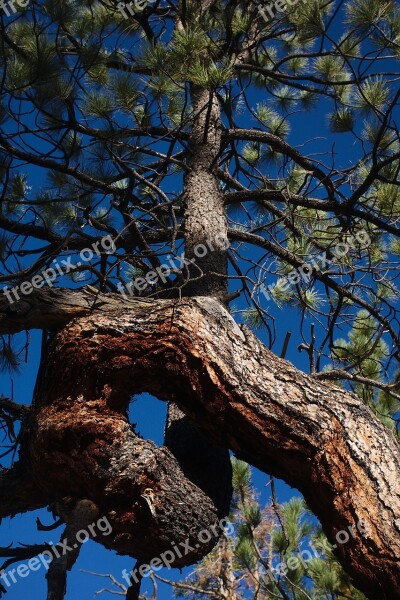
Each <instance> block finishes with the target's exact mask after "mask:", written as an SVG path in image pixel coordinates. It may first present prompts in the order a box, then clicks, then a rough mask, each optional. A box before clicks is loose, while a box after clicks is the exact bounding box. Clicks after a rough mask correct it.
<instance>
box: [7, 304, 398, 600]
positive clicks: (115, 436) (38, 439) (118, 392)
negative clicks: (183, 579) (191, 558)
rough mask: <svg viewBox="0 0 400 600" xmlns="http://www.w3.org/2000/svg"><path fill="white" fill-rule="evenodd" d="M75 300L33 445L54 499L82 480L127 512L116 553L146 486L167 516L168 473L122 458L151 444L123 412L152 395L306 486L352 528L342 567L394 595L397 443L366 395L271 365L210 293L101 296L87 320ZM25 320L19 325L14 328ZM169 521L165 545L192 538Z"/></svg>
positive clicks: (322, 509)
mask: <svg viewBox="0 0 400 600" xmlns="http://www.w3.org/2000/svg"><path fill="white" fill-rule="evenodd" d="M42 294H43V292H42ZM68 295H69V299H68V301H67V300H65V301H64V302H65V304H66V305H67V306H69V304H70V303H71V302H72V298H74V299H75V305H76V307H77V306H79V305H80V306H81V307H82V308H81V311H82V312H81V316H80V317H78V318H75V319H74V320H73V321H72V322H71V323H70V324H69V325H67V326H66V327H65V328H64V329H63V330H62V331H60V332H59V333H58V334H57V335H56V336H55V339H54V343H53V348H52V352H51V355H50V357H49V359H48V362H47V366H46V370H45V372H44V379H43V381H42V393H41V394H39V397H38V402H37V406H36V408H35V413H36V417H37V431H36V433H35V436H34V437H33V438H31V440H32V445H31V459H32V467H33V473H34V476H35V478H36V481H37V482H38V484H39V483H40V485H42V486H43V485H45V486H46V491H48V493H49V495H51V494H53V493H58V492H59V491H60V489H61V488H62V489H63V490H65V489H66V486H67V485H71V481H72V482H74V481H75V483H73V493H74V494H76V495H80V494H83V493H85V495H86V496H87V497H90V498H91V499H93V500H94V501H95V502H96V503H98V504H100V506H102V507H103V509H104V510H106V511H107V510H110V511H111V510H115V507H114V508H112V503H111V502H110V503H109V504H107V502H108V501H109V499H111V498H113V499H114V501H115V505H116V506H117V511H118V507H119V506H121V513H120V515H118V516H117V517H116V519H115V527H116V532H117V536H116V539H115V545H116V546H115V547H117V546H118V544H120V543H121V545H120V546H119V547H120V549H121V551H124V552H125V551H127V550H128V546H129V544H128V545H127V546H125V545H124V544H123V542H122V541H121V542H120V539H121V540H123V536H124V535H126V532H127V531H128V530H129V531H132V527H134V526H135V525H132V523H134V522H135V518H136V515H138V516H139V515H140V518H146V514H147V516H149V513H148V512H147V513H146V506H144V505H143V506H140V501H138V502H136V504H135V505H134V510H131V511H129V510H128V507H127V504H126V505H123V503H124V501H125V498H127V497H129V502H130V503H131V498H133V497H134V495H135V493H136V494H137V490H138V489H139V491H143V488H144V487H146V488H147V487H152V488H153V489H154V490H155V492H156V497H157V503H158V502H160V510H161V511H162V510H163V508H162V507H164V508H165V506H166V504H165V500H166V499H167V498H168V492H167V489H168V486H169V485H173V482H172V481H171V480H168V478H169V477H171V472H172V471H170V469H173V468H174V467H173V465H172V464H171V466H169V465H168V468H167V469H166V471H163V470H162V469H158V470H157V469H156V470H155V471H154V472H152V474H151V476H150V477H149V475H148V474H149V470H148V468H147V467H146V464H145V461H144V460H143V463H141V462H140V460H141V459H140V458H139V463H138V464H139V468H138V469H136V470H132V471H129V468H128V466H129V462H130V458H129V459H128V458H127V456H126V455H124V451H123V448H124V447H127V448H129V453H130V454H129V456H130V457H131V456H132V453H134V452H135V448H136V449H137V448H140V449H141V452H140V455H141V456H142V455H143V456H145V455H146V450H145V447H146V446H145V445H146V444H151V443H150V442H144V441H143V440H136V439H134V438H133V437H131V435H132V436H133V435H134V434H131V433H130V432H128V427H129V426H128V424H127V422H126V420H125V417H124V411H125V409H126V406H127V403H128V401H129V398H130V396H131V394H133V393H139V392H143V391H148V392H150V393H153V394H154V395H156V396H158V397H159V398H160V399H162V400H169V401H172V402H175V403H176V404H177V405H178V406H179V407H180V408H181V409H182V410H183V411H184V412H185V413H186V414H187V415H189V416H190V417H191V418H192V420H193V421H194V422H195V423H196V424H197V425H198V426H200V427H201V428H202V430H203V431H204V432H205V433H206V435H207V436H208V437H209V439H210V440H212V441H213V442H215V443H217V444H219V445H221V446H226V447H229V448H231V449H233V450H234V451H235V452H236V453H237V454H238V455H239V456H240V457H242V458H244V459H245V460H247V461H248V462H250V463H251V464H253V465H255V466H257V467H259V468H260V469H262V470H264V471H267V472H269V473H272V474H274V475H276V476H279V477H282V478H284V479H285V480H286V481H287V482H289V483H290V484H291V485H293V486H296V487H297V488H298V489H300V490H301V491H302V493H303V494H304V496H305V498H306V500H307V501H308V503H309V505H310V507H311V508H312V510H313V511H314V512H315V513H316V514H317V515H318V517H319V518H320V520H321V522H322V524H323V527H324V529H325V532H326V533H327V535H328V537H329V539H330V540H331V541H332V542H334V541H335V535H336V534H337V533H338V532H339V531H346V530H347V531H348V530H349V529H348V528H349V527H353V528H355V529H356V535H355V537H353V536H352V535H350V538H349V541H348V542H347V543H346V544H343V545H338V548H337V550H336V552H337V555H338V558H339V559H340V561H341V562H342V564H343V566H344V567H345V568H346V569H347V570H348V572H349V573H350V574H351V575H352V576H353V577H354V579H355V583H356V585H357V586H358V587H360V588H361V589H362V590H363V591H365V593H367V594H368V595H370V596H372V595H374V594H377V595H378V597H382V598H384V597H385V598H400V583H399V582H400V559H399V557H400V535H399V532H400V520H399V519H400V486H399V481H400V459H399V446H398V443H397V441H396V440H395V438H394V436H393V435H392V433H391V432H390V431H389V430H388V429H387V428H386V427H385V426H384V425H383V424H382V423H381V422H380V421H379V420H378V419H377V418H376V417H375V416H374V415H373V414H372V413H371V411H370V410H369V409H368V408H367V407H366V406H365V405H364V404H363V403H362V401H361V400H360V398H358V397H357V396H355V395H353V394H350V393H348V392H346V391H344V390H342V389H339V388H335V387H332V386H329V385H327V384H323V383H321V382H320V381H317V380H316V379H313V378H312V377H310V376H308V375H305V374H304V373H301V372H299V371H298V370H297V369H295V368H294V367H293V366H292V365H291V364H290V363H288V362H287V361H285V360H282V359H279V358H277V357H276V356H275V355H273V354H272V353H271V352H269V351H268V350H267V349H266V348H265V347H264V346H263V345H262V344H261V343H260V342H259V341H258V340H257V339H256V338H255V336H253V335H252V334H251V332H249V330H247V328H244V327H242V328H239V327H238V326H237V325H235V323H234V321H233V320H232V318H231V317H230V315H229V314H228V313H227V312H226V311H225V310H224V309H223V308H221V306H220V305H219V304H218V303H217V302H216V301H214V300H212V299H210V298H196V299H186V300H182V301H154V302H148V301H138V302H134V301H132V302H127V303H124V304H122V303H121V301H120V299H118V302H116V301H115V299H114V298H113V297H112V296H99V299H98V300H99V301H101V302H102V304H101V305H100V304H99V309H98V310H97V311H96V310H94V311H93V312H92V313H91V314H87V316H83V315H84V312H85V311H86V312H87V313H88V312H89V311H87V309H86V308H85V303H86V304H87V299H88V295H87V294H85V293H82V292H80V293H79V292H76V293H73V292H69V293H67V292H66V296H68ZM35 302H37V303H40V298H39V297H38V298H37V299H36V300H35ZM76 307H75V309H74V311H76ZM60 312H62V311H61V309H60ZM67 312H68V309H67ZM74 314H76V313H74ZM52 318H53V319H54V315H53V317H52ZM67 318H68V317H67V315H66V313H64V316H63V324H64V323H65V320H67ZM42 319H43V320H44V319H45V317H42ZM27 321H29V316H28V315H25V316H21V317H20V321H19V325H18V326H17V327H23V323H24V322H25V323H26V322H27ZM53 323H54V320H53ZM13 326H14V328H15V326H16V323H15V322H14V324H13ZM1 327H4V321H2V319H1V317H0V328H1ZM130 440H132V441H130ZM118 443H120V445H119V446H118ZM154 451H155V450H154ZM155 452H156V454H155V456H157V452H159V453H160V456H161V454H163V453H165V452H166V451H165V450H158V451H155ZM163 456H164V454H163ZM113 457H115V461H114V462H113V460H114V458H113ZM60 466H62V469H60V468H59V467H60ZM49 473H51V477H49ZM111 473H114V476H115V478H116V480H115V481H113V480H112V478H111V479H108V477H109V475H110V474H111ZM75 477H76V479H74V478H75ZM146 477H147V478H146ZM105 480H107V486H108V488H107V493H106V494H105V492H104V488H103V484H104V481H105ZM141 486H142V487H141ZM127 490H128V494H127ZM108 491H110V495H109V496H107V494H108ZM113 494H114V495H113ZM106 496H107V497H106ZM139 496H140V494H139ZM187 497H188V494H187V493H185V499H187ZM193 498H194V503H196V498H195V497H194V496H193ZM102 503H103V504H102ZM121 503H122V504H121ZM205 506H206V505H205ZM135 511H137V512H135ZM123 515H125V516H123ZM209 515H210V512H207V510H206V514H205V515H204V519H203V520H202V519H199V520H197V522H196V523H195V525H194V526H195V527H201V526H202V525H203V523H204V522H206V521H207V520H208V518H209ZM179 518H180V517H179V515H177V516H176V521H175V523H179ZM360 522H362V524H363V528H364V531H365V533H364V535H361V534H359V533H358V532H357V525H358V523H360ZM164 526H165V527H166V536H167V537H168V540H169V542H170V541H171V539H172V537H173V538H174V540H177V539H178V540H179V539H180V536H181V535H184V534H185V533H184V532H185V528H184V527H181V528H179V526H175V524H171V523H170V522H169V518H167V517H166V518H165V521H163V527H164ZM125 528H126V529H125ZM160 530H161V529H159V530H158V531H160ZM152 532H153V533H155V530H154V529H153V530H152ZM118 536H121V537H118ZM117 538H118V539H117ZM132 539H133V538H132ZM109 545H110V546H111V544H109ZM149 548H150V549H151V551H156V550H158V548H157V549H156V548H155V546H154V542H150V541H149ZM146 551H147V549H146Z"/></svg>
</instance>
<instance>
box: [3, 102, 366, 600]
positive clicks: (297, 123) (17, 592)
mask: <svg viewBox="0 0 400 600" xmlns="http://www.w3.org/2000/svg"><path fill="white" fill-rule="evenodd" d="M266 99H267V94H266V93H264V92H263V91H261V90H255V91H253V92H252V93H251V94H249V101H250V102H251V104H252V105H253V106H254V107H255V105H256V104H257V102H262V101H263V100H266ZM326 113H327V105H326V103H325V102H321V103H320V104H319V105H318V107H317V108H314V109H312V110H311V111H309V112H299V113H297V114H295V115H293V116H292V117H291V119H290V122H291V127H292V133H291V134H290V136H289V141H290V142H292V143H293V144H296V145H298V144H301V150H302V152H303V153H304V154H312V153H314V152H319V153H321V152H324V151H331V150H332V151H333V152H334V153H335V155H336V156H337V157H338V161H339V164H337V166H338V167H348V166H350V164H353V163H354V160H355V156H356V155H357V154H358V153H359V147H358V142H355V141H354V139H353V137H352V136H351V135H350V134H342V135H337V136H335V137H334V140H333V136H332V134H331V133H330V132H329V129H328V126H327V116H326ZM242 125H243V126H251V123H249V122H245V123H242ZM333 141H334V145H333ZM42 177H43V175H42V174H38V172H37V171H35V170H34V171H32V172H31V173H30V181H29V183H30V185H33V186H36V187H37V188H40V186H42V184H43V180H42ZM176 185H177V187H179V185H180V180H179V181H178V180H177V182H176ZM274 281H275V280H274V279H271V283H274ZM63 284H64V285H66V283H65V282H64V281H61V282H58V285H63ZM69 284H70V282H69ZM241 306H242V304H241V303H240V302H236V307H237V308H241ZM265 308H268V309H269V310H270V312H271V314H272V315H273V316H274V317H275V319H276V326H277V340H276V344H275V345H274V348H273V349H274V351H275V352H276V353H277V354H279V353H280V351H281V348H282V345H283V342H284V339H285V336H286V333H287V332H288V331H291V332H292V337H291V339H290V342H289V346H288V350H287V353H286V358H287V359H288V360H290V361H291V362H293V363H294V364H295V365H296V366H297V367H298V368H300V369H302V370H304V371H308V360H307V356H306V353H304V352H303V353H299V352H298V350H297V347H298V345H299V344H300V343H301V341H303V340H302V339H301V337H300V335H299V325H300V318H301V316H300V312H298V311H296V310H295V309H288V308H283V309H279V308H278V307H277V306H276V305H275V304H273V302H272V300H271V301H270V302H269V303H268V306H265ZM311 323H312V321H311V320H310V319H308V321H307V317H306V325H307V327H308V329H309V326H311ZM307 327H306V330H307ZM320 331H321V330H320ZM259 335H260V337H261V339H262V340H263V341H264V342H266V343H267V334H266V332H265V331H260V332H259ZM337 335H338V336H339V335H340V333H339V332H338V334H337ZM29 336H30V344H29V352H28V359H27V362H26V364H24V365H23V366H22V369H21V373H20V374H19V375H17V376H13V377H12V378H10V377H9V376H6V375H1V382H0V393H3V394H4V395H6V396H9V397H12V398H13V399H14V400H15V401H16V402H19V403H24V404H27V403H30V402H31V399H32V391H33V387H34V383H35V377H36V372H37V367H38V362H39V354H40V333H39V332H38V331H32V332H30V334H29ZM18 341H19V343H20V345H21V347H22V346H23V345H24V343H25V341H26V337H25V334H20V335H19V336H18ZM165 414H166V404H165V403H162V402H160V401H158V400H156V399H154V398H151V397H149V396H148V395H145V394H143V395H142V396H141V397H140V398H138V399H136V401H135V402H133V403H132V405H131V411H130V417H131V420H132V421H134V422H136V423H137V424H138V430H139V431H140V432H141V433H142V435H143V436H144V437H145V438H150V439H153V440H154V441H155V442H157V443H159V444H161V443H162V437H163V435H162V433H163V429H164V422H165ZM253 481H254V483H255V485H256V487H257V489H258V491H259V493H260V497H261V502H262V503H263V502H264V503H267V502H268V501H269V497H270V496H269V488H268V476H267V475H266V474H263V473H261V472H259V471H257V470H254V475H253ZM276 488H277V495H278V500H279V501H280V502H285V501H286V500H288V499H289V498H290V497H292V496H293V495H294V494H297V492H296V491H295V490H293V489H292V488H290V487H289V486H287V485H286V484H285V483H284V482H281V481H278V482H277V484H276ZM37 516H39V517H40V519H41V520H42V522H44V523H50V522H51V520H52V517H51V515H50V513H48V512H47V511H46V510H40V511H36V512H35V513H30V514H28V515H18V516H16V517H15V518H13V519H4V520H3V522H2V526H1V529H0V536H1V537H0V545H1V546H7V545H8V544H13V545H16V544H17V543H26V544H29V543H32V542H35V543H39V542H41V541H43V542H44V541H46V542H50V541H51V542H56V541H58V536H60V535H61V529H59V530H57V531H55V532H50V533H43V532H37V530H36V526H35V519H36V517H37ZM133 562H134V561H133V560H132V559H130V558H127V557H118V556H116V555H115V553H113V552H110V551H108V550H105V549H104V548H103V547H102V546H100V545H99V544H96V543H95V542H93V541H89V542H88V543H87V544H85V545H84V546H83V548H82V552H81V554H80V557H79V559H78V561H77V563H76V565H75V567H74V570H73V572H72V574H70V576H69V582H68V593H67V596H66V600H76V599H77V598H79V600H80V599H81V598H85V600H86V599H89V598H91V597H93V596H94V594H95V592H96V591H98V590H99V589H101V588H102V587H105V586H107V585H108V583H107V581H105V580H102V579H98V578H96V577H93V576H90V575H88V574H85V573H82V572H81V571H82V570H90V571H96V572H98V573H112V574H113V575H114V576H115V577H116V579H119V580H120V581H121V580H122V579H121V573H122V570H123V569H127V570H129V569H131V568H132V566H133ZM11 568H12V567H11ZM189 572H190V568H189V569H185V570H184V572H183V573H189ZM160 574H161V575H162V576H163V577H166V578H178V577H180V574H179V572H177V571H174V572H170V571H166V570H163V571H161V572H160ZM108 587H109V586H108ZM45 589H46V585H45V580H44V570H43V569H41V570H40V571H38V572H33V573H31V574H30V575H29V576H28V577H27V578H26V579H21V578H18V582H17V583H16V584H14V585H13V586H12V587H11V588H10V590H9V592H8V594H7V595H6V597H5V600H22V599H25V598H29V597H30V596H32V597H33V598H34V600H37V599H39V598H44V597H45ZM100 598H105V599H109V598H112V596H110V595H108V594H103V595H101V596H100ZM158 598H159V600H167V599H169V598H172V591H171V589H170V588H169V587H168V586H164V585H160V587H159V595H158Z"/></svg>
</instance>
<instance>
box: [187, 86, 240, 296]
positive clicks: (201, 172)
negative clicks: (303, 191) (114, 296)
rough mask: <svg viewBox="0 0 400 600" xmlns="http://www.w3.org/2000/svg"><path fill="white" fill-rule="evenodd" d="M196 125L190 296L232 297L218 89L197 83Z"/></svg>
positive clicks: (190, 189) (190, 180)
mask: <svg viewBox="0 0 400 600" xmlns="http://www.w3.org/2000/svg"><path fill="white" fill-rule="evenodd" d="M191 98H192V111H193V113H194V123H193V127H192V131H191V135H190V139H189V145H188V147H189V150H190V156H189V160H188V163H187V164H188V167H189V169H190V171H189V173H188V174H187V175H186V178H185V193H184V204H185V210H184V212H185V255H186V258H188V259H189V260H191V261H193V264H192V265H190V266H189V267H188V273H187V277H188V278H189V277H190V280H189V281H188V283H187V284H186V286H185V288H184V295H185V296H214V297H215V298H218V299H219V300H220V302H222V303H223V302H225V301H226V296H227V292H228V284H227V278H226V273H227V248H228V246H229V242H228V234H227V220H226V214H225V202H224V198H223V194H222V191H221V190H220V188H219V186H218V180H217V178H216V177H215V174H214V173H213V170H214V166H215V163H216V161H217V158H218V155H219V152H220V150H221V133H222V127H221V122H220V108H219V104H218V100H217V98H216V96H215V94H214V93H213V92H210V91H209V90H207V89H203V88H199V87H197V86H192V90H191Z"/></svg>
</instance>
